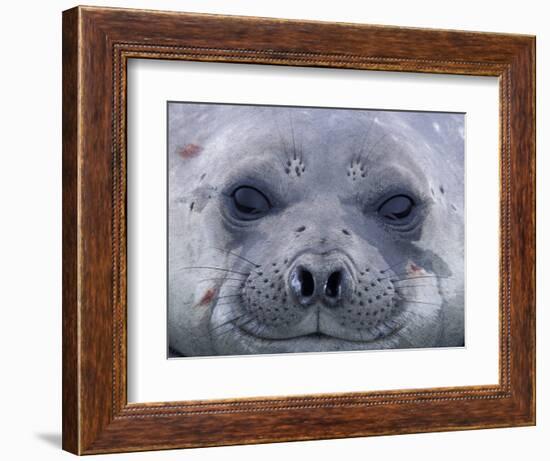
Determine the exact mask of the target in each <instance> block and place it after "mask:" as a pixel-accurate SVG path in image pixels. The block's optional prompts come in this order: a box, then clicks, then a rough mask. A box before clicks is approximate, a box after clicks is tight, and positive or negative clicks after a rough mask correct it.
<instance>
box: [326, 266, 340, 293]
mask: <svg viewBox="0 0 550 461" xmlns="http://www.w3.org/2000/svg"><path fill="white" fill-rule="evenodd" d="M341 285H342V273H341V272H340V271H336V272H333V273H332V274H330V275H329V277H328V279H327V284H326V285H325V295H326V296H327V297H329V298H336V297H337V296H339V295H340V287H341Z"/></svg>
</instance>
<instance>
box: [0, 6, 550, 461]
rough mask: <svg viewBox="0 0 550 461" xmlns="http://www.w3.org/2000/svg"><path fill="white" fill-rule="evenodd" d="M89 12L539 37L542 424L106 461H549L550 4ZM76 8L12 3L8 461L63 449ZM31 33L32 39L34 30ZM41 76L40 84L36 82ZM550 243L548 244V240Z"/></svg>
mask: <svg viewBox="0 0 550 461" xmlns="http://www.w3.org/2000/svg"><path fill="white" fill-rule="evenodd" d="M86 3H87V4H92V5H106V4H109V5H111V6H122V7H127V8H128V7H133V8H157V9H165V10H179V11H197V12H205V13H220V14H242V15H252V16H272V17H282V18H295V19H317V20H324V21H345V22H357V23H370V24H389V25H402V26H415V27H433V28H452V29H463V30H471V31H475V30H485V31H494V32H510V33H514V32H515V33H529V34H536V35H537V82H538V84H539V85H538V88H537V150H538V155H537V157H538V163H537V194H538V195H537V208H538V210H539V216H538V220H537V250H538V256H537V259H538V265H537V304H538V306H537V307H538V308H537V380H538V382H537V389H538V392H537V426H536V427H524V428H510V429H487V430H482V431H461V432H438V433H433V434H408V435H400V436H397V437H396V436H385V437H368V438H351V439H337V440H322V441H311V442H300V443H296V442H292V443H277V444H264V445H245V446H234V447H216V448H206V449H199V450H167V451H160V452H143V453H127V454H119V455H114V457H113V455H97V456H94V457H93V460H94V461H95V460H98V461H99V460H108V461H112V460H117V461H118V460H121V461H122V460H124V461H132V460H133V461H137V460H140V461H141V460H153V461H164V460H166V461H168V460H178V461H218V460H220V459H223V460H226V461H257V460H260V459H261V460H262V461H281V460H285V459H288V460H291V459H314V460H316V461H334V460H341V459H363V458H370V459H388V458H390V459H392V460H394V459H395V460H402V459H404V460H406V461H416V460H419V461H420V460H421V461H440V460H441V459H445V461H465V460H467V459H474V460H475V459H478V458H479V457H480V456H484V455H485V456H489V457H491V458H493V459H497V460H499V461H517V460H522V459H525V458H526V456H527V457H529V459H530V460H531V459H532V460H533V461H537V460H545V459H546V458H547V457H548V440H549V439H550V394H549V393H548V392H547V391H546V389H549V388H550V335H548V334H547V333H548V331H549V329H550V315H549V314H548V312H549V311H550V284H549V283H548V280H549V277H550V273H549V270H550V244H549V239H548V237H547V236H548V235H550V213H548V212H543V210H544V211H546V210H548V209H549V207H550V181H549V180H548V178H549V177H550V176H549V175H550V160H549V156H548V155H544V154H546V153H548V152H549V151H550V134H548V129H547V127H549V126H550V85H548V84H545V82H548V81H550V29H549V28H548V6H547V5H546V3H545V2H541V1H540V0H523V1H522V2H521V3H518V2H502V1H496V0H493V1H487V2H480V1H479V0H462V1H460V2H458V3H457V2H454V3H452V2H451V3H445V4H444V3H442V2H441V1H440V0H417V1H414V2H411V1H410V0H394V1H386V2H358V1H357V0H339V1H338V2H315V3H313V2H305V1H304V2H298V1H296V0H265V1H262V2H259V1H257V0H232V1H230V2H228V1H227V0H155V1H152V0H109V1H107V0H86ZM75 4H77V2H75V1H74V0H54V1H49V2H7V3H6V4H5V5H4V7H3V10H2V13H3V15H2V20H3V22H2V27H1V28H0V42H1V43H3V44H5V46H4V47H3V49H2V51H3V58H4V60H3V64H4V66H3V68H2V70H3V73H2V77H1V79H2V85H0V96H1V98H2V104H1V105H0V121H1V122H2V127H3V129H2V136H0V197H1V204H2V226H1V227H0V255H1V259H0V288H1V289H0V306H2V315H3V317H2V318H3V321H2V324H1V326H0V331H1V334H0V350H1V352H0V354H1V357H2V372H3V374H2V376H3V377H4V379H3V380H2V381H1V382H0V390H1V391H2V395H3V396H4V401H3V403H2V417H1V418H0V430H1V431H2V435H3V438H2V446H1V449H0V450H1V451H0V456H1V457H2V459H8V460H19V459H31V460H33V459H40V460H45V461H51V460H74V459H75V458H74V456H73V455H71V454H69V453H66V452H62V451H61V243H62V242H61V88H62V86H61V10H64V9H67V8H71V7H73V6H74V5H75ZM23 30H24V31H25V33H22V31H23ZM29 76H31V77H30V78H29ZM545 236H546V238H544V237H545Z"/></svg>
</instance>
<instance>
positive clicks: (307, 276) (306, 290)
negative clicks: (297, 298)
mask: <svg viewBox="0 0 550 461" xmlns="http://www.w3.org/2000/svg"><path fill="white" fill-rule="evenodd" d="M298 279H299V280H300V291H301V294H302V296H304V297H309V296H311V295H313V291H314V290H315V282H314V281H313V275H312V274H311V272H309V271H307V270H305V269H301V270H300V272H299V274H298Z"/></svg>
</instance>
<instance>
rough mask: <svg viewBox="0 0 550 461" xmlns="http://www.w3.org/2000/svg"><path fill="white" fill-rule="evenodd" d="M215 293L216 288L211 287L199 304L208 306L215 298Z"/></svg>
mask: <svg viewBox="0 0 550 461" xmlns="http://www.w3.org/2000/svg"><path fill="white" fill-rule="evenodd" d="M215 294H216V291H215V290H214V288H209V289H208V290H206V292H205V293H204V294H203V295H202V298H201V300H200V302H199V306H206V305H207V304H210V303H211V302H212V300H213V299H214V295H215Z"/></svg>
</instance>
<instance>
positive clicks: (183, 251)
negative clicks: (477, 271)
mask: <svg viewBox="0 0 550 461" xmlns="http://www.w3.org/2000/svg"><path fill="white" fill-rule="evenodd" d="M168 135H169V149H168V150H169V306H168V333H169V345H170V349H171V351H172V354H173V355H175V356H178V355H181V356H207V355H240V354H261V353H286V352H319V351H351V350H371V349H390V348H391V349H394V348H424V347H441V346H463V345H464V255H463V252H464V218H463V210H464V147H463V146H464V117H463V116H462V115H460V114H436V113H418V112H417V113H412V112H411V113H408V112H390V111H366V110H344V109H318V108H283V107H264V106H238V105H215V104H189V103H170V104H169V133H168ZM240 186H248V187H254V188H256V189H257V190H259V191H261V192H262V193H263V194H264V195H265V196H266V198H268V200H269V202H270V204H271V209H270V210H269V212H267V213H266V214H265V215H263V216H261V217H259V218H258V219H252V220H242V219H241V217H240V216H238V215H237V214H236V213H235V203H234V198H233V197H232V195H233V194H234V191H235V190H236V189H237V188H238V187H240ZM398 195H406V196H408V197H411V198H412V199H413V202H414V207H413V210H412V212H411V215H409V218H410V219H407V220H406V221H407V222H400V221H399V222H397V223H396V222H391V220H388V219H386V218H385V217H384V216H382V215H381V212H380V206H381V204H382V203H384V201H386V200H388V199H389V198H391V197H394V196H398ZM411 216H412V217H411ZM308 274H309V275H308ZM335 274H336V275H335ZM331 277H332V279H331Z"/></svg>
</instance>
